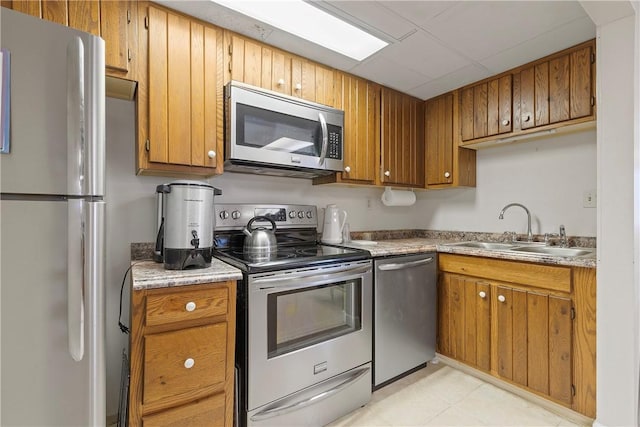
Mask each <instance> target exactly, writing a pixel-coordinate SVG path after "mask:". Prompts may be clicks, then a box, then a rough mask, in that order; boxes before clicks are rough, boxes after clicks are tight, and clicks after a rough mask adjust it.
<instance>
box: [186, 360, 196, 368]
mask: <svg viewBox="0 0 640 427" xmlns="http://www.w3.org/2000/svg"><path fill="white" fill-rule="evenodd" d="M195 363H196V362H195V361H194V360H193V359H192V358H188V359H187V360H185V361H184V367H185V368H187V369H191V368H193V365H194V364H195Z"/></svg>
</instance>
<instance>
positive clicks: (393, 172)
mask: <svg viewBox="0 0 640 427" xmlns="http://www.w3.org/2000/svg"><path fill="white" fill-rule="evenodd" d="M381 96H382V102H381V108H380V122H381V123H380V134H381V136H380V154H381V156H380V165H381V172H382V175H381V177H380V179H381V183H382V184H383V185H399V186H406V187H423V186H424V179H425V176H424V101H422V100H420V99H417V98H413V97H411V96H409V95H406V94H403V93H401V92H397V91H395V90H392V89H389V88H386V87H383V88H382V95H381Z"/></svg>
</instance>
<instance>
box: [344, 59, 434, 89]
mask: <svg viewBox="0 0 640 427" xmlns="http://www.w3.org/2000/svg"><path fill="white" fill-rule="evenodd" d="M350 72H351V73H353V74H355V75H357V76H361V77H364V78H366V79H369V80H373V81H374V82H376V83H380V84H382V85H384V86H388V87H390V88H393V89H396V90H399V91H401V92H405V93H409V92H408V91H409V89H411V88H413V87H416V86H419V85H421V84H423V83H425V82H426V81H429V80H430V79H429V77H427V76H425V75H424V74H420V73H418V72H415V71H413V70H411V69H409V68H406V67H404V66H402V65H400V64H398V63H396V62H394V61H391V60H388V59H386V58H384V57H383V56H375V57H373V58H371V59H370V60H367V61H366V62H365V63H362V64H359V65H357V66H355V67H353V68H352V69H351V70H350Z"/></svg>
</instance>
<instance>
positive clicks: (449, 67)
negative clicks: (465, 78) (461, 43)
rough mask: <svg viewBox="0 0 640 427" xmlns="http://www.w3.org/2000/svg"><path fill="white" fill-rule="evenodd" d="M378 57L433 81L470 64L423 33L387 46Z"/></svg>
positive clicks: (417, 33)
mask: <svg viewBox="0 0 640 427" xmlns="http://www.w3.org/2000/svg"><path fill="white" fill-rule="evenodd" d="M379 55H380V56H383V57H384V58H386V59H387V60H389V61H393V62H395V63H397V64H402V65H403V66H406V67H407V68H410V69H412V70H414V71H416V72H418V73H421V74H424V75H426V76H429V77H431V78H434V79H435V78H438V77H440V76H442V75H444V74H447V73H450V72H452V71H454V70H458V69H460V68H462V67H464V66H466V65H469V64H471V61H469V60H467V59H465V58H464V57H463V56H461V55H459V54H457V53H456V52H454V51H452V50H450V49H447V48H446V47H444V46H443V45H442V44H440V43H439V42H438V41H437V40H434V39H433V38H432V37H430V36H429V35H428V34H426V33H424V32H423V31H418V32H416V33H414V34H412V35H410V36H409V37H407V38H406V39H404V40H402V41H400V42H396V43H394V44H393V45H391V46H387V47H386V48H385V49H383V50H382V52H380V53H379Z"/></svg>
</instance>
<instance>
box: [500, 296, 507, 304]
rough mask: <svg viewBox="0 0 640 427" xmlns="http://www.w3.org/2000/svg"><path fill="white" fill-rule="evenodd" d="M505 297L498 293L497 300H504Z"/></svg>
mask: <svg viewBox="0 0 640 427" xmlns="http://www.w3.org/2000/svg"><path fill="white" fill-rule="evenodd" d="M506 300H507V299H506V298H505V297H504V295H498V301H500V302H505V301H506Z"/></svg>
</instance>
